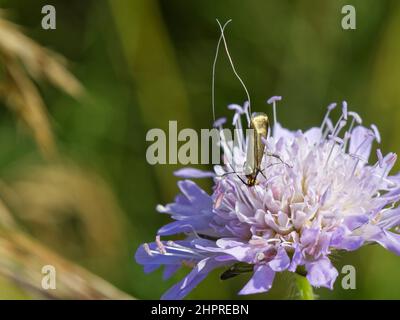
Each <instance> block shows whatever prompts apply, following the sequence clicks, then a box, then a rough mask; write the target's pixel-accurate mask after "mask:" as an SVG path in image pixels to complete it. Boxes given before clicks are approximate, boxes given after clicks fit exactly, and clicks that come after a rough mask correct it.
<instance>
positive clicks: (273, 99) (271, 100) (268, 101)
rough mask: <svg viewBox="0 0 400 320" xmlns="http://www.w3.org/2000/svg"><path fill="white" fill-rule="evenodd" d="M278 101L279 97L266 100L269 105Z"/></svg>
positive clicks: (280, 98)
mask: <svg viewBox="0 0 400 320" xmlns="http://www.w3.org/2000/svg"><path fill="white" fill-rule="evenodd" d="M280 100H282V97H281V96H272V97H271V98H269V99H268V100H267V103H268V104H271V103H274V102H275V101H280Z"/></svg>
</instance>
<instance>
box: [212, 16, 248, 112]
mask: <svg viewBox="0 0 400 320" xmlns="http://www.w3.org/2000/svg"><path fill="white" fill-rule="evenodd" d="M216 20H217V23H218V25H219V28H220V30H221V36H220V40H221V38H222V41H224V46H225V51H226V54H227V56H228V59H229V62H230V64H231V67H232V70H233V73H234V74H235V76H236V78H237V79H238V80H239V81H240V83H241V85H242V86H243V89H244V91H246V95H247V100H248V101H249V113H250V115H251V101H250V95H249V91H248V90H247V88H246V85H245V84H244V82H243V80H242V78H240V76H239V74H238V73H237V71H236V68H235V65H234V64H233V61H232V57H231V55H230V53H229V49H228V44H227V43H226V39H225V35H224V29H225V27H226V26H227V24H228V23H229V22H231V21H232V19H230V20H228V21H227V22H226V23H225V24H224V26H223V27H222V25H221V23H220V22H219V20H218V19H216ZM219 43H220V41H218V46H219Z"/></svg>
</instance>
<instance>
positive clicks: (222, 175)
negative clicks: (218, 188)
mask: <svg viewBox="0 0 400 320" xmlns="http://www.w3.org/2000/svg"><path fill="white" fill-rule="evenodd" d="M228 166H229V167H230V168H231V169H232V170H233V168H232V166H231V165H230V164H229V163H228ZM228 174H236V176H237V177H238V178H239V179H240V181H242V182H243V183H244V184H245V185H246V186H249V184H248V183H247V182H246V181H244V180H243V178H242V177H241V176H239V173H238V172H236V171H235V170H233V171H232V172H225V173H224V174H221V175H219V176H218V177H224V176H227V175H228Z"/></svg>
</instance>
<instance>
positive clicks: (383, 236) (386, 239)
mask: <svg viewBox="0 0 400 320" xmlns="http://www.w3.org/2000/svg"><path fill="white" fill-rule="evenodd" d="M374 227H375V228H376V230H378V229H380V228H379V227H376V226H374ZM369 240H372V241H375V242H377V243H379V244H380V245H381V246H382V247H384V248H385V249H388V250H390V251H392V252H394V253H395V254H397V255H400V234H397V233H393V232H390V231H387V230H382V229H380V231H378V232H376V233H375V234H374V235H372V236H371V237H370V238H369Z"/></svg>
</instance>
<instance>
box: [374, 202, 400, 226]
mask: <svg viewBox="0 0 400 320" xmlns="http://www.w3.org/2000/svg"><path fill="white" fill-rule="evenodd" d="M378 225H379V226H380V227H381V228H382V229H391V228H393V227H397V226H398V225H400V207H397V208H395V209H391V210H387V211H385V212H384V213H382V216H381V218H380V220H379V222H378Z"/></svg>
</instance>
